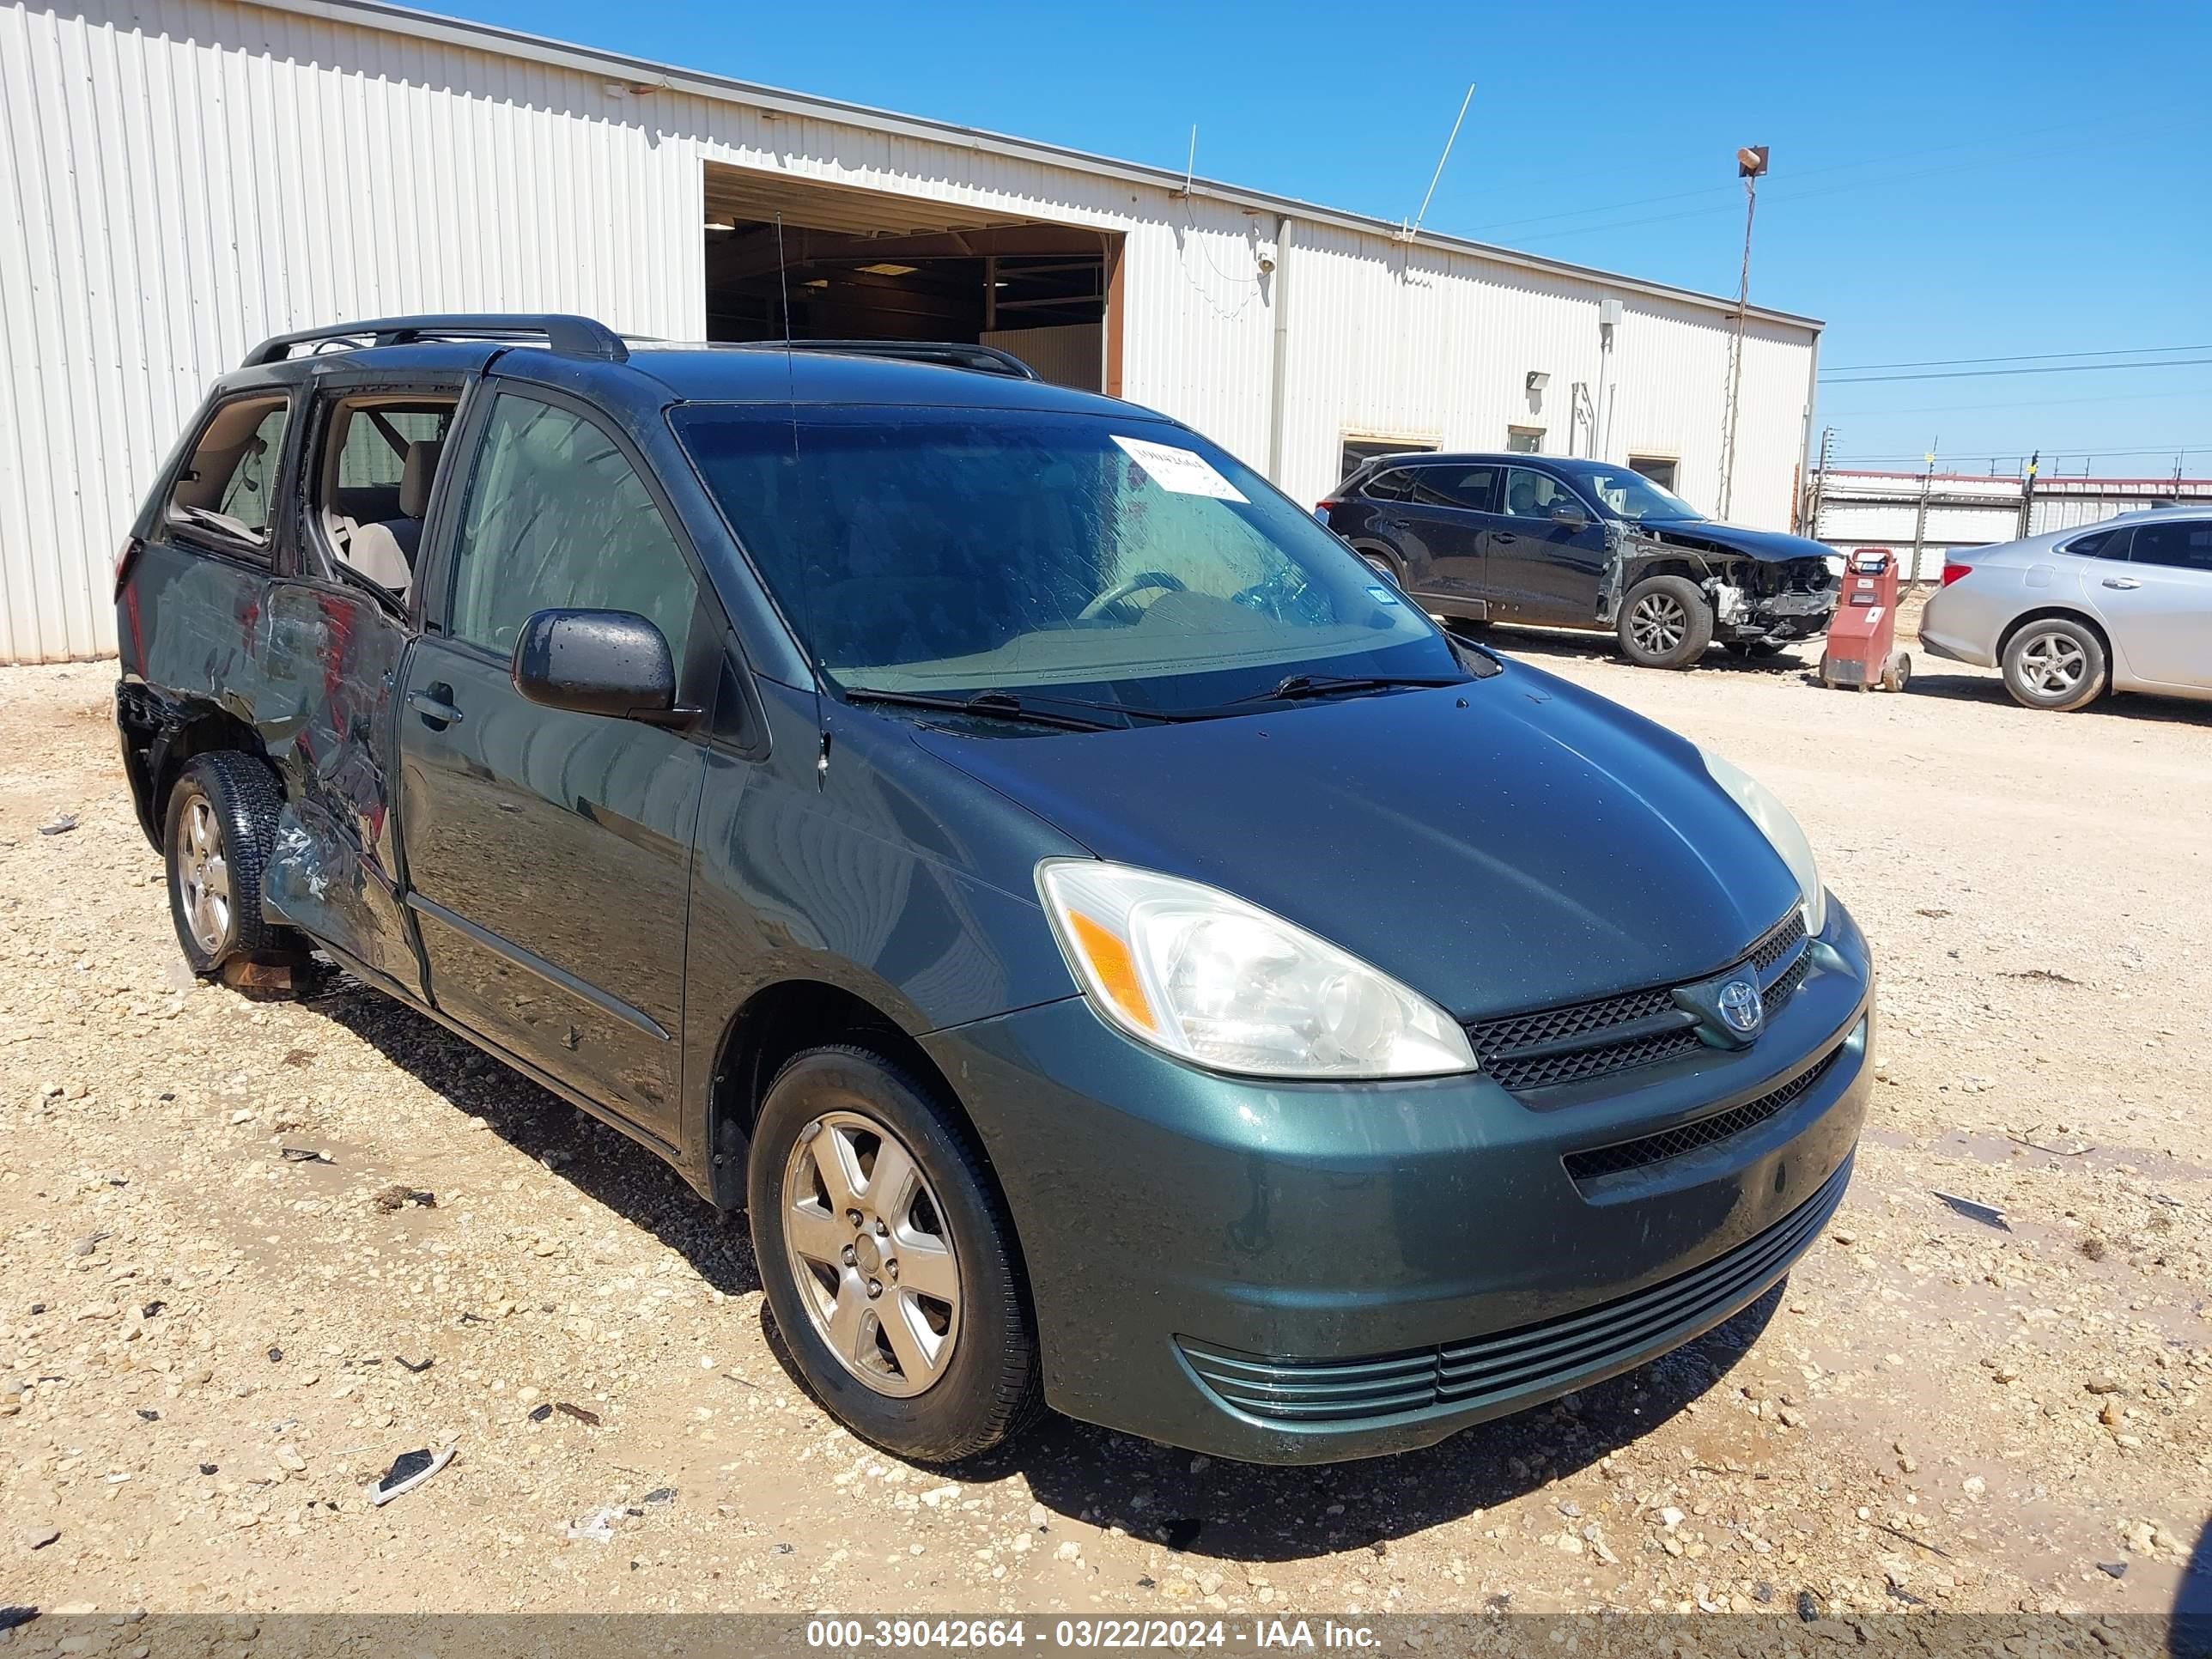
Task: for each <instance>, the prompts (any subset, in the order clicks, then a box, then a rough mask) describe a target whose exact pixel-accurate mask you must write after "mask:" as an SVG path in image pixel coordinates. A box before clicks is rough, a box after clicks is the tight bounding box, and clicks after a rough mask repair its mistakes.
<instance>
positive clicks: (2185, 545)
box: [2134, 519, 2212, 572]
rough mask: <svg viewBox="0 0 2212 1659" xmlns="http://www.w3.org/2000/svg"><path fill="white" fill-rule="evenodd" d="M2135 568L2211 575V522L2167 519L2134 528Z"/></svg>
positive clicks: (2205, 520)
mask: <svg viewBox="0 0 2212 1659" xmlns="http://www.w3.org/2000/svg"><path fill="white" fill-rule="evenodd" d="M2134 556H2135V562H2136V563H2137V564H2159V565H2166V566H2168V567H2170V568H2173V569H2176V570H2203V571H2208V572H2212V519H2167V520H2163V521H2158V522H2154V523H2150V524H2139V525H2137V526H2136V539H2135V550H2134Z"/></svg>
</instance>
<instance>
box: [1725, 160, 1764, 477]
mask: <svg viewBox="0 0 2212 1659" xmlns="http://www.w3.org/2000/svg"><path fill="white" fill-rule="evenodd" d="M1765 172H1766V146H1765V144H1747V145H1746V146H1745V147H1744V148H1743V149H1740V150H1738V151H1736V153H1735V176H1736V177H1737V178H1739V179H1742V180H1743V274H1742V275H1741V276H1740V277H1739V278H1738V279H1737V281H1736V289H1735V346H1734V348H1733V349H1732V350H1731V351H1730V353H1729V358H1730V361H1729V400H1728V442H1727V443H1726V444H1725V445H1724V446H1723V448H1722V452H1721V505H1720V515H1721V517H1723V519H1725V518H1726V517H1728V513H1729V501H1731V499H1732V498H1733V497H1734V495H1735V426H1736V410H1737V407H1738V404H1740V402H1741V398H1742V396H1743V322H1744V313H1745V312H1746V311H1747V310H1748V309H1749V308H1750V304H1751V221H1752V216H1753V215H1754V214H1756V213H1757V212H1758V211H1759V179H1760V178H1761V176H1762V175H1764V174H1765Z"/></svg>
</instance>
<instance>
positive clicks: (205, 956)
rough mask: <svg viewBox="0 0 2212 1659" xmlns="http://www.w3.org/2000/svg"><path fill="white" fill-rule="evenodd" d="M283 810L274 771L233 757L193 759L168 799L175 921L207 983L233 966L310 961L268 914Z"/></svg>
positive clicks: (189, 958) (294, 936)
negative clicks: (267, 893) (264, 880)
mask: <svg viewBox="0 0 2212 1659" xmlns="http://www.w3.org/2000/svg"><path fill="white" fill-rule="evenodd" d="M283 805H284V792H283V789H282V788H281V787H278V785H277V782H276V777H275V776H274V775H272V774H271V773H270V770H269V769H268V767H267V766H265V765H264V764H263V763H261V762H260V761H258V760H257V759H255V758H254V757H252V756H251V755H243V754H240V753H239V752H238V751H237V750H229V749H225V750H216V751H213V752H211V753H209V754H205V755H196V756H194V757H192V759H191V761H190V762H189V763H187V764H186V765H185V769H184V773H183V775H181V776H179V778H178V780H177V781H176V786H175V787H173V789H171V790H170V792H169V807H168V812H167V816H166V817H165V819H164V823H163V830H162V842H161V844H162V849H163V853H164V856H165V858H166V860H167V865H168V872H169V918H170V920H171V921H173V922H174V923H175V924H176V928H177V943H178V944H179V945H181V946H182V947H183V949H184V952H185V961H186V962H188V963H191V969H192V971H193V972H194V973H195V974H197V975H200V976H201V977H203V978H209V977H212V976H213V975H216V974H217V973H220V972H221V971H222V966H223V964H224V963H227V962H230V961H233V960H234V959H243V960H246V961H259V962H269V961H292V960H295V959H298V958H301V957H304V956H305V955H306V945H305V941H304V940H303V939H301V937H300V935H299V934H298V933H295V932H294V931H293V930H292V929H291V928H289V927H282V926H280V925H278V924H276V923H273V922H271V921H268V920H267V919H266V918H264V916H263V915H262V914H261V876H262V872H264V870H266V869H267V868H268V867H269V855H270V852H271V851H272V850H274V848H275V847H276V814H277V813H278V811H281V810H282V809H283Z"/></svg>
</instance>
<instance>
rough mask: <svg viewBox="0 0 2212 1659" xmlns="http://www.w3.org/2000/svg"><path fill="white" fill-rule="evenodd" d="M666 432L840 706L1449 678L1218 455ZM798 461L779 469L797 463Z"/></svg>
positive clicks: (1174, 706) (1398, 615)
mask: <svg viewBox="0 0 2212 1659" xmlns="http://www.w3.org/2000/svg"><path fill="white" fill-rule="evenodd" d="M672 418H673V420H674V423H675V427H676V430H677V433H678V437H679V438H680V439H681V440H682V441H683V443H684V447H685V448H686V449H687V450H688V451H689V453H690V455H691V457H692V459H693V461H694V462H695V463H696V465H697V467H698V469H699V471H700V474H701V476H702V478H703V479H704V480H705V482H706V484H707V487H708V490H709V491H710V492H711V493H712V494H713V495H714V498H715V501H716V502H717V504H718V505H719V506H720V507H721V509H722V512H723V513H724V515H725V516H726V518H727V519H728V520H729V522H730V526H731V528H732V530H733V531H734V532H736V534H737V536H738V540H739V541H740V542H741V543H742V544H744V549H745V550H746V552H747V554H748V555H749V556H750V558H751V560H752V562H753V563H754V565H755V566H756V567H757V568H758V570H759V572H760V574H761V576H762V578H763V580H765V581H766V582H767V584H768V586H769V589H770V591H771V592H773V594H774V595H775V600H776V603H777V604H778V605H779V606H780V607H781V610H782V611H783V614H784V617H786V619H787V621H788V622H789V623H791V624H792V626H793V628H794V629H796V630H797V632H798V633H799V635H800V637H801V639H802V640H803V641H805V645H806V647H807V650H808V652H809V653H810V655H811V657H812V659H814V661H815V662H816V664H817V665H818V666H819V667H820V668H821V669H822V670H823V671H824V673H825V674H826V675H827V676H828V677H829V679H830V680H831V681H832V682H833V683H835V684H838V685H840V686H842V687H844V688H846V689H848V690H855V691H857V690H863V689H866V690H877V691H887V692H902V693H913V694H921V695H928V696H966V695H971V694H974V693H977V692H985V691H994V692H1010V693H1013V694H1015V695H1017V696H1024V697H1036V698H1041V699H1046V700H1049V699H1050V698H1053V697H1055V696H1056V697H1060V698H1062V699H1064V700H1067V699H1074V698H1077V697H1084V698H1090V699H1093V700H1096V701H1103V702H1108V703H1109V704H1112V705H1115V706H1125V707H1128V708H1137V709H1142V710H1158V711H1161V712H1162V713H1173V712H1176V711H1189V710H1195V709H1206V708H1219V707H1220V706H1222V705H1224V704H1225V703H1227V702H1230V701H1231V699H1233V698H1235V697H1237V696H1245V695H1249V694H1250V693H1252V692H1254V691H1255V690H1257V691H1261V692H1264V691H1265V690H1266V689H1267V687H1270V686H1273V685H1275V684H1279V683H1280V682H1281V681H1283V680H1284V679H1285V678H1286V677H1288V676H1290V675H1292V674H1298V673H1308V672H1310V673H1312V674H1314V675H1316V676H1320V675H1328V676H1342V677H1352V676H1358V677H1376V678H1412V677H1433V678H1452V679H1460V678H1466V674H1465V671H1464V670H1463V669H1462V667H1461V665H1460V663H1459V660H1458V659H1457V657H1456V656H1455V653H1453V651H1452V649H1451V647H1450V646H1449V643H1448V642H1447V641H1446V640H1445V639H1444V637H1443V635H1442V634H1441V633H1440V632H1439V631H1438V629H1437V628H1436V627H1435V625H1434V624H1433V623H1431V622H1430V621H1429V619H1428V618H1427V617H1425V616H1424V615H1422V614H1421V612H1420V611H1419V610H1418V609H1417V608H1416V607H1414V606H1413V605H1411V604H1409V603H1408V602H1407V601H1406V600H1405V599H1402V598H1401V596H1400V595H1399V593H1398V592H1397V591H1396V590H1395V588H1393V587H1392V586H1389V584H1388V583H1387V582H1385V581H1384V580H1383V579H1381V578H1380V577H1378V576H1377V575H1376V574H1375V573H1374V572H1373V571H1372V570H1370V569H1369V568H1367V566H1366V565H1364V563H1362V562H1360V560H1359V558H1358V556H1356V555H1355V554H1353V553H1352V551H1351V550H1349V549H1347V548H1346V546H1345V545H1344V544H1342V543H1341V542H1340V541H1338V540H1337V539H1336V538H1335V537H1334V536H1333V535H1331V534H1330V533H1329V532H1328V531H1327V530H1326V529H1324V528H1323V527H1322V526H1321V525H1319V524H1318V523H1316V521H1315V520H1314V519H1313V517H1312V515H1311V514H1310V513H1304V512H1302V511H1300V510H1299V509H1298V508H1297V507H1295V506H1293V505H1292V504H1291V502H1290V501H1287V500H1285V498H1284V497H1283V496H1282V495H1279V493H1277V492H1276V491H1275V490H1274V489H1273V488H1272V487H1271V486H1269V485H1268V484H1267V483H1265V482H1264V481H1263V480H1262V479H1261V478H1260V477H1257V476H1256V475H1255V473H1253V472H1252V471H1250V470H1249V468H1247V467H1245V466H1244V465H1242V464H1241V463H1239V462H1238V461H1237V460H1235V459H1233V458H1231V456H1230V455H1228V454H1227V453H1225V452H1224V451H1222V450H1221V449H1219V448H1217V447H1215V446H1213V445H1212V444H1209V443H1207V442H1206V441H1204V440H1203V439H1200V438H1198V437H1196V436H1194V435H1192V434H1190V433H1188V432H1185V431H1183V430H1182V429H1181V428H1176V427H1171V426H1167V425H1164V424H1161V423H1158V422H1152V421H1149V420H1146V419H1143V418H1141V417H1138V416H1131V417H1128V418H1121V417H1118V416H1115V417H1109V416H1096V415H1066V414H1043V413H1037V412H1034V411H1030V410H979V409H908V408H901V409H896V410H889V409H882V408H873V409H856V410H801V411H800V412H799V416H798V417H797V421H796V425H795V426H794V422H793V418H792V416H790V415H789V414H788V413H787V412H786V411H784V410H763V409H761V408H760V407H758V406H745V407H733V406H729V405H717V404H691V405H689V406H686V407H684V408H681V409H678V410H676V411H675V413H674V416H673V417H672ZM794 451H795V454H796V459H794Z"/></svg>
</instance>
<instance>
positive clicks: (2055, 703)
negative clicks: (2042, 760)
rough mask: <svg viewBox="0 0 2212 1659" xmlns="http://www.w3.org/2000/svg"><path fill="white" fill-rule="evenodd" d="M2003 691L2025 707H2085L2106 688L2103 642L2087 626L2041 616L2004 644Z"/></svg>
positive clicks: (2057, 708) (2059, 618) (2062, 618)
mask: <svg viewBox="0 0 2212 1659" xmlns="http://www.w3.org/2000/svg"><path fill="white" fill-rule="evenodd" d="M2003 668H2004V679H2005V690H2008V691H2009V692H2011V693H2012V696H2013V701H2014V702H2018V703H2021V704H2022V705H2024V706H2025V707H2027V708H2045V709H2055V710H2059V711H2064V710H2067V709H2074V708H2086V707H2087V705H2088V704H2090V703H2093V702H2095V701H2096V700H2097V699H2098V698H2099V697H2100V696H2103V695H2104V692H2105V687H2106V679H2107V678H2108V671H2107V667H2106V657H2105V643H2104V641H2102V640H2100V639H2099V638H2098V637H2097V635H2096V634H2095V633H2094V631H2093V630H2092V629H2090V628H2089V627H2088V626H2087V624H2085V623H2079V622H2075V621H2074V620H2073V619H2072V618H2071V617H2039V618H2038V619H2037V620H2035V621H2033V622H2032V623H2028V624H2027V626H2026V627H2024V628H2022V629H2021V630H2020V632H2019V633H2017V634H2015V635H2013V637H2012V639H2011V640H2010V641H2008V642H2007V644H2006V646H2005V648H2004V658H2003Z"/></svg>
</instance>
